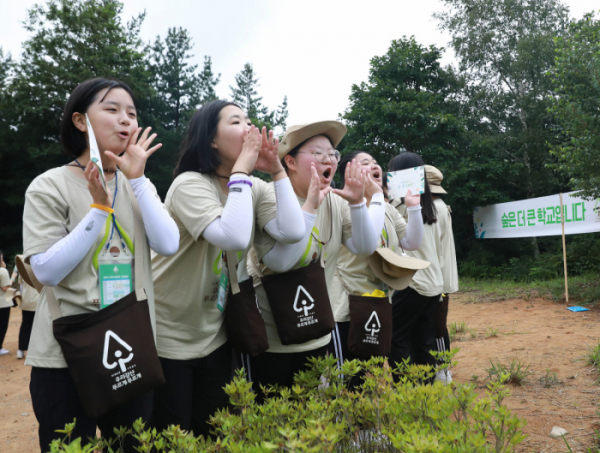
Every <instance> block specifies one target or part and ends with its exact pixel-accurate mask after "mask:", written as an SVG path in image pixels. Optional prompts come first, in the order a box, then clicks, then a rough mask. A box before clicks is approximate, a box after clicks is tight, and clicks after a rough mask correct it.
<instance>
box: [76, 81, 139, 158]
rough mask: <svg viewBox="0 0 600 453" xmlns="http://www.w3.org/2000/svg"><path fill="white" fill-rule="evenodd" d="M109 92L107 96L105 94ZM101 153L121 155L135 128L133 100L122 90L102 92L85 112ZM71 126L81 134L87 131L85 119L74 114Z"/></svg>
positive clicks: (136, 125) (105, 90) (135, 116)
mask: <svg viewBox="0 0 600 453" xmlns="http://www.w3.org/2000/svg"><path fill="white" fill-rule="evenodd" d="M107 91H108V93H107ZM86 113H87V115H88V117H89V119H90V123H91V125H92V128H93V129H94V135H95V136H96V141H97V142H98V148H99V149H100V152H101V153H103V152H104V151H112V152H114V153H115V154H120V153H121V152H123V151H124V150H125V148H126V146H127V143H128V142H129V139H130V137H131V135H132V134H133V133H134V132H135V130H136V129H137V127H138V121H137V111H136V109H135V105H134V104H133V99H131V96H130V95H129V93H127V91H125V90H124V89H122V88H113V89H112V90H110V91H109V90H108V88H107V89H104V90H101V91H99V92H98V94H97V95H96V99H95V100H94V102H93V103H92V104H90V106H89V107H88V109H87V112H86ZM73 122H74V123H75V126H76V127H77V128H78V129H80V130H87V126H86V125H85V124H86V121H85V115H82V114H81V113H75V114H73Z"/></svg>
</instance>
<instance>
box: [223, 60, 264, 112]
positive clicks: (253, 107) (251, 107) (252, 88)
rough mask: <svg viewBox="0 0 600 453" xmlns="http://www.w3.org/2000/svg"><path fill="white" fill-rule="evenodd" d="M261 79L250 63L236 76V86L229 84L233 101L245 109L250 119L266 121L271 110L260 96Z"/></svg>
mask: <svg viewBox="0 0 600 453" xmlns="http://www.w3.org/2000/svg"><path fill="white" fill-rule="evenodd" d="M258 81H259V79H258V77H256V76H255V74H254V69H253V68H252V65H251V64H250V63H246V64H245V65H244V69H242V71H241V72H240V73H239V74H237V75H236V76H235V83H236V85H237V86H236V87H232V86H229V88H230V89H231V96H232V98H233V102H235V103H236V104H237V105H239V106H240V108H241V109H242V110H244V111H245V112H246V113H247V114H248V116H249V117H250V119H253V120H259V121H264V120H265V118H268V115H269V110H268V109H267V107H265V106H263V105H262V97H261V96H258V92H257V91H256V89H257V88H258V87H259V86H260V84H259V83H258Z"/></svg>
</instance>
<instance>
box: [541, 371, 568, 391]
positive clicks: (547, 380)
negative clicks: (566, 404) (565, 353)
mask: <svg viewBox="0 0 600 453" xmlns="http://www.w3.org/2000/svg"><path fill="white" fill-rule="evenodd" d="M562 383H563V382H562V381H561V380H560V379H559V378H558V376H557V375H556V373H551V372H550V370H549V369H546V374H545V375H544V376H542V377H541V378H540V384H541V385H542V387H544V388H550V387H552V386H555V385H561V384H562Z"/></svg>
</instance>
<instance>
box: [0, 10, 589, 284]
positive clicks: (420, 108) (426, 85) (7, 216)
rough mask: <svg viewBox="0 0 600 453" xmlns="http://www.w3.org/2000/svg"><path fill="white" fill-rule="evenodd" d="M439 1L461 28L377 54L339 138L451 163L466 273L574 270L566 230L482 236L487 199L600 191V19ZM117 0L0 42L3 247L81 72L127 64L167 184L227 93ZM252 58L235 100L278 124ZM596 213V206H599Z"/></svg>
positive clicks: (40, 17)
mask: <svg viewBox="0 0 600 453" xmlns="http://www.w3.org/2000/svg"><path fill="white" fill-rule="evenodd" d="M440 3H441V4H442V5H443V7H444V9H443V10H440V12H439V13H436V14H435V15H434V17H435V19H436V20H437V22H438V25H439V27H440V29H442V30H444V31H445V32H447V33H449V35H450V36H451V42H450V46H451V47H452V49H453V51H454V53H455V55H456V58H457V64H456V65H455V66H443V65H442V64H441V58H442V55H443V52H444V49H443V48H440V47H436V46H424V45H422V44H420V43H419V42H417V41H416V39H415V38H414V37H407V36H399V37H398V39H397V40H394V41H392V42H391V44H390V47H389V50H388V51H387V53H386V54H384V55H380V56H374V57H373V58H372V60H371V63H370V74H369V78H368V80H366V81H362V82H360V81H357V83H356V84H355V85H353V87H352V91H351V95H350V99H349V104H348V107H347V109H346V110H345V111H344V112H340V119H341V120H342V121H343V122H344V123H345V124H346V125H347V126H348V129H349V132H348V135H347V136H346V138H345V139H344V140H343V142H342V143H341V144H340V146H339V149H340V151H341V152H342V153H345V152H348V151H351V150H357V149H360V150H365V151H367V152H369V153H371V154H372V155H373V156H374V157H376V158H377V160H378V162H379V164H380V165H381V166H382V167H383V168H384V169H385V168H387V163H388V162H389V160H390V158H391V157H393V156H394V155H396V154H398V153H399V152H401V151H403V150H409V151H414V152H417V153H418V154H420V155H421V156H422V157H423V159H424V160H425V162H426V163H428V164H431V165H434V166H436V167H438V168H439V169H440V170H441V171H442V172H443V174H444V183H443V186H444V188H445V189H446V190H447V191H448V196H447V197H446V202H447V204H449V205H450V206H452V211H453V226H454V235H455V242H456V247H457V258H458V262H459V271H460V273H461V276H469V277H475V278H502V279H511V280H515V281H529V280H543V279H551V278H556V277H559V276H560V275H561V274H562V272H563V271H562V269H563V264H562V250H561V239H560V237H544V238H524V239H504V240H502V239H489V240H483V241H482V240H476V239H475V235H474V230H473V220H472V212H473V209H474V208H475V207H477V206H485V205H488V204H493V203H501V202H506V201H514V200H521V199H526V198H535V197H541V196H546V195H552V194H555V193H559V192H566V191H570V190H582V191H583V193H584V195H586V196H588V197H590V198H592V199H595V198H600V190H599V189H598V188H599V187H600V153H599V149H600V21H599V20H598V19H596V17H595V16H594V14H593V12H590V13H589V14H587V15H585V16H584V17H583V18H582V19H580V20H573V19H572V18H571V17H570V16H569V11H568V9H567V8H566V7H565V6H564V5H563V4H562V3H561V2H559V1H557V0H502V1H496V2H489V1H487V0H441V2H440ZM122 10H123V5H122V3H120V2H118V1H116V0H50V1H46V2H45V3H43V4H40V5H37V6H35V7H33V8H32V9H30V10H29V15H28V19H27V20H26V23H25V27H26V29H27V31H28V32H29V36H30V37H29V38H28V39H27V40H26V41H25V42H24V43H23V44H22V53H21V56H20V58H19V59H18V60H16V59H14V58H13V57H12V56H11V55H9V54H7V53H5V52H4V51H2V48H1V47H0V195H1V196H0V213H1V214H0V217H1V220H0V238H1V242H0V248H2V249H3V250H4V252H5V259H7V258H8V261H12V257H13V256H14V255H15V254H16V253H19V252H21V247H22V236H21V233H22V231H21V229H22V212H23V203H24V193H25V190H26V189H27V186H28V185H29V183H30V182H31V181H32V179H33V178H35V177H36V176H37V175H39V174H41V173H43V172H44V171H46V170H47V169H49V168H52V167H55V166H58V165H63V164H65V163H67V162H68V160H69V159H68V158H67V157H66V156H65V155H64V154H62V153H61V148H60V142H59V139H58V125H59V123H60V120H61V114H62V109H63V108H64V104H65V102H66V99H67V98H68V95H69V93H70V92H71V91H72V90H73V89H74V88H75V86H76V85H77V84H78V83H80V82H81V81H83V80H86V79H88V78H91V77H95V76H103V77H116V78H119V79H122V80H124V81H125V82H127V83H128V84H129V85H130V86H131V87H132V89H133V91H134V92H135V94H136V98H137V99H136V105H137V107H138V113H139V121H140V125H141V126H144V127H145V126H152V127H153V129H154V131H155V132H157V133H158V136H159V141H160V142H162V143H163V148H162V149H161V150H160V151H159V152H157V153H156V154H154V155H153V157H152V159H150V160H149V164H148V167H147V172H146V174H147V176H148V177H149V178H150V179H151V180H152V182H153V183H154V184H155V185H156V187H157V189H158V192H159V194H160V195H161V197H163V198H164V196H165V194H166V192H167V190H168V188H169V185H170V183H171V181H172V176H171V175H172V171H173V167H174V164H175V160H176V156H177V153H178V149H179V144H180V142H181V139H182V137H183V134H184V133H185V130H186V126H187V123H188V121H189V118H190V117H191V115H192V114H193V112H194V111H195V110H196V109H197V108H198V107H199V106H201V105H202V104H204V103H206V102H208V101H210V100H213V99H215V98H216V92H215V87H216V86H217V85H218V84H219V82H220V75H219V74H218V72H217V71H216V70H215V69H214V68H213V64H212V60H211V58H210V56H205V57H204V63H203V65H201V67H198V66H197V65H194V64H191V63H190V59H191V57H192V52H193V47H194V43H193V42H192V39H191V37H190V33H189V32H188V31H187V30H186V29H184V28H177V27H173V28H169V31H168V33H167V35H166V36H163V37H160V36H158V37H157V38H156V40H155V41H154V42H150V43H148V42H143V41H142V39H141V38H140V27H141V26H142V23H143V21H144V13H140V14H139V15H137V16H136V17H133V18H130V19H129V20H125V19H124V18H123V17H122V16H123V14H122ZM259 89H260V82H259V77H258V75H257V74H255V72H254V70H253V67H252V64H251V63H250V62H249V63H247V64H246V65H244V67H243V68H240V72H239V73H238V75H237V76H236V78H235V85H234V86H231V87H230V95H229V99H231V100H233V101H234V102H236V103H238V104H239V105H240V106H241V107H242V108H243V109H244V110H245V111H247V112H248V114H249V116H250V117H251V118H252V121H253V122H254V123H255V124H257V125H259V126H260V125H267V126H268V127H269V128H274V129H275V131H276V132H277V133H278V134H282V133H283V131H284V130H285V128H286V126H287V117H288V111H287V99H286V98H284V99H282V102H281V104H280V105H279V106H272V107H271V106H266V105H264V104H263V101H262V97H261V96H260V95H259ZM590 214H591V213H590ZM567 250H568V262H569V275H584V274H588V275H589V274H595V275H597V274H598V271H600V259H599V258H598V257H599V256H600V233H595V234H587V235H575V236H568V237H567Z"/></svg>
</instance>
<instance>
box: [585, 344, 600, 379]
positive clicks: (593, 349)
mask: <svg viewBox="0 0 600 453" xmlns="http://www.w3.org/2000/svg"><path fill="white" fill-rule="evenodd" d="M585 361H586V363H587V364H588V365H591V366H593V367H594V368H596V371H598V372H600V343H598V344H597V345H596V346H589V347H588V352H587V354H586V355H585ZM596 383H600V378H598V380H597V381H596Z"/></svg>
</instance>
